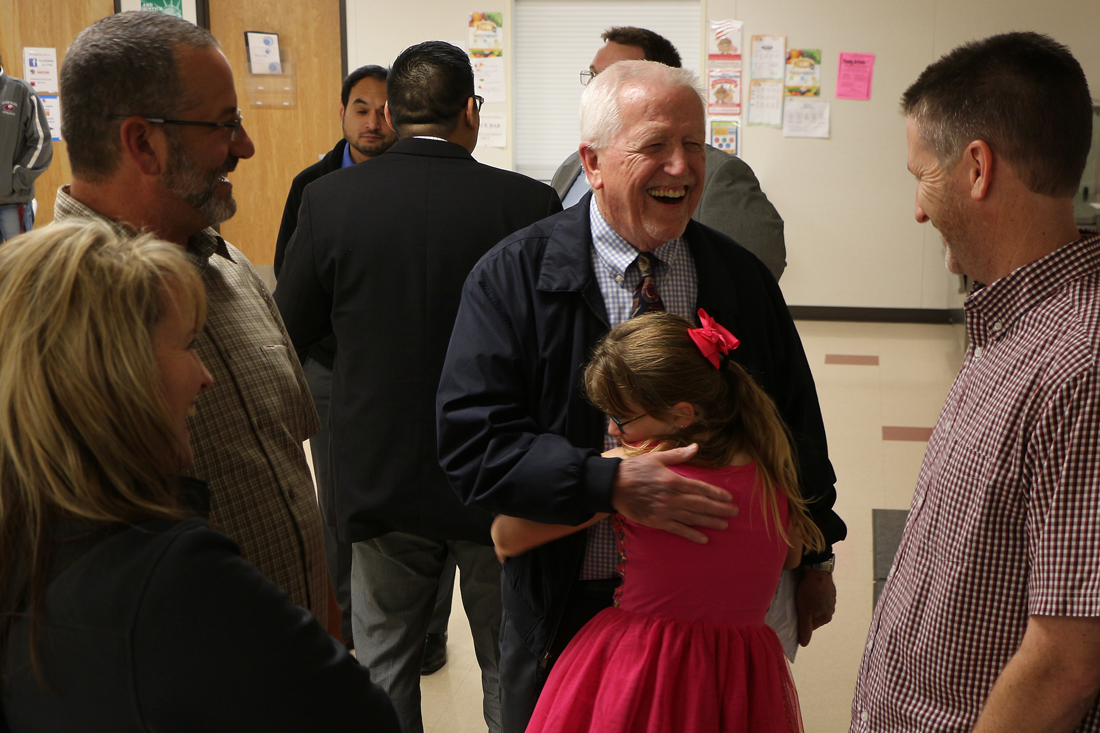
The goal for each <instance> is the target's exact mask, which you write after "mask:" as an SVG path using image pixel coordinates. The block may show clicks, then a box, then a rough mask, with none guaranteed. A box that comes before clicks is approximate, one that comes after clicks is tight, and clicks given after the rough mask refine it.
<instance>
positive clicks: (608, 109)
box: [581, 61, 706, 150]
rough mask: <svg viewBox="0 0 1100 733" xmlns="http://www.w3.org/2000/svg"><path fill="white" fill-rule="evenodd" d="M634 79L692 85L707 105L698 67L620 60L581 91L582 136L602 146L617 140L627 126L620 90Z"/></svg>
mask: <svg viewBox="0 0 1100 733" xmlns="http://www.w3.org/2000/svg"><path fill="white" fill-rule="evenodd" d="M630 82H642V83H650V84H660V85H665V86H670V87H680V88H683V89H690V90H691V91H692V92H694V93H695V96H696V97H698V99H699V104H701V105H702V106H703V109H704V110H705V109H706V100H705V99H704V98H703V93H702V91H701V90H700V87H699V77H698V76H696V75H695V72H694V71H690V70H688V69H678V68H674V67H672V66H665V65H664V64H661V63H658V62H656V61H620V62H618V63H616V64H612V65H611V66H608V67H607V68H606V69H604V70H603V71H602V72H600V73H599V74H597V75H596V77H595V78H594V79H592V81H591V82H589V84H588V86H586V87H585V88H584V94H582V95H581V140H583V141H584V142H586V143H588V144H589V145H590V146H591V147H593V148H595V149H597V150H599V149H601V148H606V147H607V146H608V145H610V144H611V143H612V141H614V140H615V136H616V135H618V134H619V131H620V130H622V128H623V119H622V115H621V114H620V113H619V91H620V90H621V89H622V88H623V87H624V86H625V85H626V84H628V83H630Z"/></svg>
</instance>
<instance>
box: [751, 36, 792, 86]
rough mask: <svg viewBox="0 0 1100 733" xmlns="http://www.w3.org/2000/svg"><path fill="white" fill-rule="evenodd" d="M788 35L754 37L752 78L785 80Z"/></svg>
mask: <svg viewBox="0 0 1100 733" xmlns="http://www.w3.org/2000/svg"><path fill="white" fill-rule="evenodd" d="M786 49H787V37H786V36H753V37H752V69H751V71H752V78H753V79H778V80H780V81H782V80H783V69H784V67H785V66H786V59H787V55H786V53H785V52H786Z"/></svg>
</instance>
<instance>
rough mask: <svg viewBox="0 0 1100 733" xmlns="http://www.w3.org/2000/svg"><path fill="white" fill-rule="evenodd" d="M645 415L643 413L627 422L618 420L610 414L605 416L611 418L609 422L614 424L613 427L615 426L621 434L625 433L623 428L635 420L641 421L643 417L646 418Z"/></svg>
mask: <svg viewBox="0 0 1100 733" xmlns="http://www.w3.org/2000/svg"><path fill="white" fill-rule="evenodd" d="M646 414H647V413H645V412H643V413H642V414H641V415H638V417H632V418H630V419H629V420H620V419H619V418H617V417H616V416H614V415H612V414H611V413H608V414H607V416H608V417H609V418H611V422H613V423H615V425H617V426H618V428H619V432H621V433H622V432H626V431H625V428H626V426H627V425H629V424H630V423H632V422H634V421H635V420H641V419H642V418H643V417H645V416H646Z"/></svg>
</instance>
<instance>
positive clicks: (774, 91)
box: [749, 79, 783, 127]
mask: <svg viewBox="0 0 1100 733" xmlns="http://www.w3.org/2000/svg"><path fill="white" fill-rule="evenodd" d="M749 124H750V125H773V126H775V127H778V126H779V125H781V124H783V82H782V81H773V80H768V79H753V80H751V81H750V82H749Z"/></svg>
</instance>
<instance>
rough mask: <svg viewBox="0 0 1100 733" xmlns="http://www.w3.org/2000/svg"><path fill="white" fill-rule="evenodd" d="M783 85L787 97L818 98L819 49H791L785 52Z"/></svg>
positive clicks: (819, 81) (819, 84) (819, 83)
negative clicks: (785, 70)
mask: <svg viewBox="0 0 1100 733" xmlns="http://www.w3.org/2000/svg"><path fill="white" fill-rule="evenodd" d="M784 83H785V84H786V87H787V88H786V92H787V96H788V97H820V96H821V49H820V48H792V49H790V50H789V51H787V76H786V81H785V82H784Z"/></svg>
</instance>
